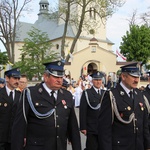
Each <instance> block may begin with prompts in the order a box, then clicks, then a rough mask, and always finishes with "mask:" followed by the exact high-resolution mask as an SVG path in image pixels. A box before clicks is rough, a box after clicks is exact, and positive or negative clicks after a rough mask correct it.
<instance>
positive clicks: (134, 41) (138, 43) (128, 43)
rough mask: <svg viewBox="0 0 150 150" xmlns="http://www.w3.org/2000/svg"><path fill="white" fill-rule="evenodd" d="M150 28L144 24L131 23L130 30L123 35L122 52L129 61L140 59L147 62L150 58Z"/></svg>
mask: <svg viewBox="0 0 150 150" xmlns="http://www.w3.org/2000/svg"><path fill="white" fill-rule="evenodd" d="M149 37H150V28H149V27H147V26H145V25H142V26H138V25H130V29H129V31H127V32H126V35H124V36H123V37H122V42H121V46H120V49H121V53H122V54H123V55H124V56H125V57H126V58H127V61H140V62H142V64H146V63H147V62H148V60H149V58H150V38H149Z"/></svg>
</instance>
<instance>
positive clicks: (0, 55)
mask: <svg viewBox="0 0 150 150" xmlns="http://www.w3.org/2000/svg"><path fill="white" fill-rule="evenodd" d="M7 62H8V56H7V52H0V64H1V65H5V64H7Z"/></svg>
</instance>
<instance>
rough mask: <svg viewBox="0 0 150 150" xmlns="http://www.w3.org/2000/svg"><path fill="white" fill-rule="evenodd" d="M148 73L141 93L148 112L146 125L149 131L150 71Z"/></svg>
mask: <svg viewBox="0 0 150 150" xmlns="http://www.w3.org/2000/svg"><path fill="white" fill-rule="evenodd" d="M147 73H148V82H149V83H148V84H147V86H146V88H145V89H144V90H143V91H142V93H143V94H144V96H146V98H145V103H146V107H147V109H148V112H149V119H148V125H149V131H150V72H147Z"/></svg>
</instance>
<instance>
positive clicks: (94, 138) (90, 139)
mask: <svg viewBox="0 0 150 150" xmlns="http://www.w3.org/2000/svg"><path fill="white" fill-rule="evenodd" d="M85 150H98V135H96V134H87V139H86V149H85Z"/></svg>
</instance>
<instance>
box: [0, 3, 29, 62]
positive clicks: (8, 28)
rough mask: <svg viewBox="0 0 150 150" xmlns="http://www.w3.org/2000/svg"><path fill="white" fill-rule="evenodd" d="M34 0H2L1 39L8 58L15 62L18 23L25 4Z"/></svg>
mask: <svg viewBox="0 0 150 150" xmlns="http://www.w3.org/2000/svg"><path fill="white" fill-rule="evenodd" d="M31 1H32V0H21V1H19V0H1V1H0V41H1V42H2V44H3V45H4V47H5V49H6V51H7V54H8V59H9V61H10V62H11V63H14V52H15V51H14V50H15V36H16V23H17V21H18V19H19V16H20V14H21V12H22V11H24V10H26V9H25V6H26V5H27V4H28V3H29V2H31Z"/></svg>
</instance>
